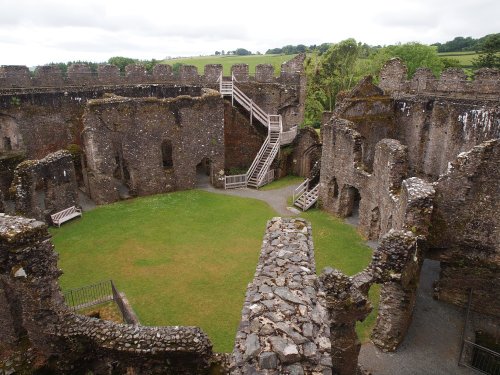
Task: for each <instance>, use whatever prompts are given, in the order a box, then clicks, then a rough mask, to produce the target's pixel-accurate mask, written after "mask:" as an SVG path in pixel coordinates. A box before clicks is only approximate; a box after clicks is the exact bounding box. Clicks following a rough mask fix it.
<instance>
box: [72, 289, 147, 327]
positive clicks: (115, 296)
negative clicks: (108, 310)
mask: <svg viewBox="0 0 500 375" xmlns="http://www.w3.org/2000/svg"><path fill="white" fill-rule="evenodd" d="M64 301H65V303H66V305H67V306H68V307H69V308H70V309H71V310H73V311H74V312H77V311H80V310H83V309H86V308H89V307H92V306H96V305H100V304H103V303H106V302H110V301H114V302H115V303H116V305H117V306H118V309H119V310H120V313H121V316H122V319H123V321H124V322H125V323H127V324H139V321H138V319H137V317H136V316H135V314H134V312H133V311H132V308H131V307H130V306H129V304H128V303H127V302H126V301H125V299H124V297H123V296H122V294H121V293H120V292H119V291H118V289H117V288H116V287H115V284H114V283H113V280H106V281H101V282H99V283H97V284H92V285H87V286H84V287H81V288H77V289H70V290H67V291H65V292H64Z"/></svg>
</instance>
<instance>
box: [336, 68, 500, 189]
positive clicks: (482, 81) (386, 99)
mask: <svg viewBox="0 0 500 375" xmlns="http://www.w3.org/2000/svg"><path fill="white" fill-rule="evenodd" d="M403 73H404V74H403ZM486 73H488V74H486ZM462 75H463V73H462ZM462 75H460V74H459V72H457V71H454V70H448V71H445V72H443V74H442V76H441V78H440V80H439V81H437V80H436V79H435V78H433V76H432V74H431V73H430V71H427V70H418V71H417V73H416V74H415V76H414V78H413V80H412V81H411V82H410V81H406V67H405V66H404V65H402V63H401V62H400V61H399V60H397V59H396V60H391V61H390V62H389V63H388V64H387V65H386V67H385V68H384V69H383V70H382V71H381V73H380V84H379V85H380V87H377V86H375V85H373V84H372V83H371V81H372V80H371V78H370V77H367V78H365V79H363V80H362V81H361V82H360V83H359V84H358V85H357V86H356V87H355V88H354V89H353V90H352V91H351V92H350V93H349V94H347V95H344V96H343V98H342V100H341V101H340V103H339V104H338V105H337V107H336V108H335V114H336V116H337V117H339V118H342V119H347V120H350V121H352V123H353V124H354V125H353V129H355V130H356V131H357V132H359V134H360V135H361V136H362V140H361V143H362V148H363V162H364V168H365V169H366V170H367V171H371V169H372V164H373V158H374V154H375V146H376V144H377V143H378V142H379V141H380V140H381V139H384V138H392V139H397V140H399V141H400V142H401V143H402V144H404V145H405V146H407V147H408V168H409V173H410V175H412V176H419V177H423V178H426V179H431V180H436V179H437V178H438V177H439V175H440V174H442V173H444V172H445V171H446V169H447V167H448V162H450V161H451V160H453V159H454V158H455V157H456V156H457V155H458V154H459V153H460V152H464V151H468V150H470V149H471V148H472V147H474V146H475V145H477V144H479V143H481V142H483V141H485V140H488V139H492V138H499V137H500V105H499V104H498V93H499V92H500V88H498V87H500V74H499V73H498V71H496V70H488V71H479V72H478V74H477V77H476V79H475V81H473V83H468V81H467V83H466V81H465V80H464V77H462ZM402 77H404V78H402ZM431 77H432V78H431ZM434 81H436V82H434ZM395 82H396V83H395ZM431 82H434V83H432V84H431ZM456 82H464V85H465V84H466V85H467V87H468V89H467V90H468V91H467V90H465V91H464V90H461V89H460V88H458V87H456V85H455V83H456ZM452 83H453V84H452ZM422 85H424V86H425V89H418V90H417V89H412V87H413V88H414V87H420V88H421V87H423V86H422ZM492 87H497V88H498V90H497V91H495V90H493V89H492ZM381 88H382V89H383V90H381Z"/></svg>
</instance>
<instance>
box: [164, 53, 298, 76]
mask: <svg viewBox="0 0 500 375" xmlns="http://www.w3.org/2000/svg"><path fill="white" fill-rule="evenodd" d="M295 56H296V55H250V56H235V55H224V56H198V57H185V58H177V59H170V60H163V61H162V64H169V65H174V64H177V63H179V64H184V65H194V66H196V67H197V68H198V74H199V75H203V74H204V73H203V72H204V71H205V65H208V64H222V66H223V71H224V75H225V76H229V75H231V66H233V65H234V64H248V70H249V72H250V74H254V73H255V66H257V65H259V64H271V65H273V66H274V74H275V75H276V76H279V75H280V71H281V64H283V63H284V62H286V61H289V60H291V59H293V58H294V57H295Z"/></svg>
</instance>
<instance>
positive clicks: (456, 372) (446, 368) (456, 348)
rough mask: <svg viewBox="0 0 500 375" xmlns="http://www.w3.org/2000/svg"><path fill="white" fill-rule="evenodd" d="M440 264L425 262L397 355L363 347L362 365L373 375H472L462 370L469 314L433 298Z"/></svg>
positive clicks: (472, 372)
mask: <svg viewBox="0 0 500 375" xmlns="http://www.w3.org/2000/svg"><path fill="white" fill-rule="evenodd" d="M438 277H439V262H436V261H432V260H425V261H424V265H423V268H422V273H421V275H420V286H419V289H418V294H417V304H416V308H415V311H414V316H413V322H412V324H411V326H410V329H409V331H408V334H407V335H406V337H405V339H404V341H403V343H402V344H401V345H400V347H399V348H398V350H397V351H396V352H395V353H383V352H381V351H380V350H378V349H377V348H376V347H375V346H374V345H373V344H372V343H368V344H364V345H363V346H362V348H361V353H360V357H359V358H360V363H361V365H362V366H363V367H364V368H365V369H366V370H368V371H370V372H371V373H372V374H373V375H393V374H394V375H468V374H476V372H474V371H473V370H471V369H468V368H465V367H459V366H458V364H457V362H458V355H459V353H460V338H461V334H462V329H463V323H464V315H465V312H464V311H463V310H461V309H459V308H457V307H455V306H453V305H449V304H446V303H444V302H439V301H436V300H434V299H433V298H432V282H433V281H434V280H437V279H438Z"/></svg>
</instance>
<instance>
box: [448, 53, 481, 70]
mask: <svg viewBox="0 0 500 375" xmlns="http://www.w3.org/2000/svg"><path fill="white" fill-rule="evenodd" d="M438 55H439V57H443V58H448V59H456V60H458V61H459V62H460V66H461V67H462V68H472V60H474V59H475V58H477V57H478V56H479V54H477V53H475V52H442V53H438Z"/></svg>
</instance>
